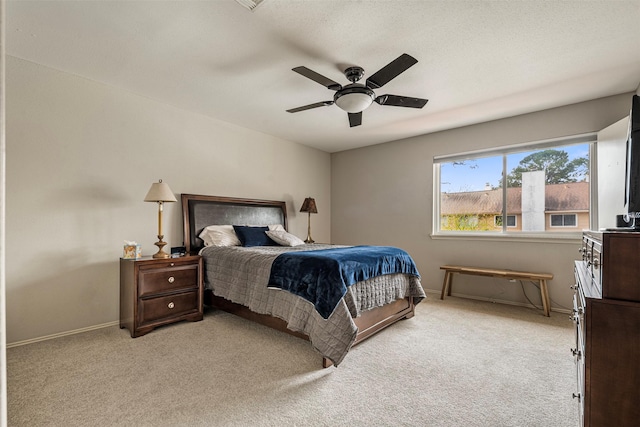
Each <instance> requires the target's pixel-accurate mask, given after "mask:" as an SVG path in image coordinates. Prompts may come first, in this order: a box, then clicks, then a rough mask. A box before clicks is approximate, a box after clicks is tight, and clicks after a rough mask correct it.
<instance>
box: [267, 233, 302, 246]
mask: <svg viewBox="0 0 640 427" xmlns="http://www.w3.org/2000/svg"><path fill="white" fill-rule="evenodd" d="M265 233H267V236H269V237H270V238H271V240H273V241H274V242H276V243H277V244H279V245H281V246H300V245H304V242H303V241H302V240H301V239H300V238H299V237H297V236H294V235H293V234H290V233H287V232H286V231H284V230H269V231H265Z"/></svg>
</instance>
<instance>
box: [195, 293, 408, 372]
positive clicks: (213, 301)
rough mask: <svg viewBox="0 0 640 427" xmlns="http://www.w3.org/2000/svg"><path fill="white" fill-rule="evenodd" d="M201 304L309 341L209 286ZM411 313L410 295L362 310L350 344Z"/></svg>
mask: <svg viewBox="0 0 640 427" xmlns="http://www.w3.org/2000/svg"><path fill="white" fill-rule="evenodd" d="M204 303H205V304H206V305H208V306H211V307H214V308H217V309H219V310H222V311H226V312H228V313H231V314H235V315H237V316H240V317H243V318H245V319H248V320H251V321H253V322H256V323H260V324H262V325H265V326H268V327H270V328H273V329H276V330H278V331H282V332H286V333H287V334H289V335H293V336H296V337H298V338H302V339H305V340H309V337H308V336H307V335H306V334H303V333H300V332H295V331H292V330H291V329H289V328H287V323H286V322H285V321H284V320H282V319H279V318H277V317H273V316H269V315H268V314H260V313H255V312H253V311H251V310H249V309H248V308H247V307H245V306H243V305H240V304H236V303H233V302H231V301H229V300H226V299H224V298H221V297H218V296H215V295H213V292H211V291H210V290H208V289H207V290H205V295H204ZM414 314H415V304H414V303H413V298H411V297H408V298H404V299H399V300H396V301H394V302H392V303H390V304H387V305H384V306H382V307H377V308H373V309H371V310H367V311H365V312H363V313H362V314H361V315H360V317H357V318H355V319H353V320H354V323H355V324H356V326H357V327H358V335H357V336H356V339H355V341H354V343H353V345H356V344H359V343H361V342H362V341H364V340H366V339H367V338H369V337H371V336H372V335H374V334H376V333H377V332H380V331H381V330H383V329H384V328H386V327H387V326H390V325H392V324H394V323H395V322H397V321H399V320H402V319H409V318H411V317H413V316H414ZM331 365H333V363H332V362H331V361H330V360H329V359H327V358H326V357H323V358H322V367H323V368H327V367H329V366H331Z"/></svg>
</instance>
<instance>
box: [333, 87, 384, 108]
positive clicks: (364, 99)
mask: <svg viewBox="0 0 640 427" xmlns="http://www.w3.org/2000/svg"><path fill="white" fill-rule="evenodd" d="M374 97H375V94H374V93H373V91H372V90H370V89H368V88H366V87H364V86H363V87H346V88H344V89H343V90H340V91H338V92H336V94H335V96H334V99H333V101H334V102H335V104H336V105H337V106H338V107H340V108H341V109H342V110H344V111H346V112H347V113H359V112H361V111H364V110H366V109H367V108H368V107H369V106H370V105H371V104H372V103H373V100H374Z"/></svg>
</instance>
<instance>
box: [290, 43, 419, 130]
mask: <svg viewBox="0 0 640 427" xmlns="http://www.w3.org/2000/svg"><path fill="white" fill-rule="evenodd" d="M417 62H418V60H417V59H415V58H414V57H412V56H411V55H407V54H406V53H403V54H402V55H400V56H399V57H397V58H396V59H394V60H393V61H391V62H390V63H388V64H387V65H385V66H384V67H382V68H381V69H380V70H378V71H377V72H376V73H374V74H373V75H372V76H371V77H369V78H368V79H367V81H366V83H365V84H364V85H363V84H360V83H356V82H357V81H358V80H360V79H361V78H362V76H364V70H363V69H362V68H361V67H349V68H347V69H346V70H344V75H345V77H346V78H347V80H349V81H350V82H351V84H348V85H346V86H342V85H341V84H340V83H337V82H334V81H333V80H331V79H329V78H327V77H325V76H323V75H322V74H318V73H316V72H315V71H313V70H310V69H308V68H307V67H296V68H293V71H295V72H296V73H298V74H301V75H303V76H305V77H306V78H308V79H311V80H313V81H314V82H316V83H320V84H321V85H322V86H324V87H326V88H327V89H331V90H335V91H336V93H335V95H333V101H321V102H316V103H314V104H309V105H305V106H303V107H298V108H292V109H290V110H287V112H288V113H297V112H299V111H304V110H310V109H312V108H317V107H324V106H327V105H332V104H336V105H337V106H338V107H340V108H341V109H343V110H344V111H346V112H347V113H348V115H349V126H350V127H354V126H360V125H361V124H362V112H363V111H364V110H365V109H367V108H368V107H369V106H370V105H371V104H372V103H373V102H374V101H375V102H376V103H378V104H380V105H393V106H396V107H410V108H422V107H424V106H425V105H426V103H427V102H428V101H429V100H428V99H421V98H411V97H408V96H399V95H380V96H376V94H375V93H374V92H373V90H374V89H378V88H381V87H382V86H384V85H386V84H387V83H389V82H390V81H391V80H393V79H395V78H396V77H398V76H399V75H400V74H402V73H403V72H405V71H406V70H407V69H408V68H409V67H411V66H413V65H414V64H416V63H417Z"/></svg>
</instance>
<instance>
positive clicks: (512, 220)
mask: <svg viewBox="0 0 640 427" xmlns="http://www.w3.org/2000/svg"><path fill="white" fill-rule="evenodd" d="M502 218H504V217H503V216H502V215H496V216H495V220H494V223H495V225H496V227H502ZM515 226H516V216H515V215H507V227H515Z"/></svg>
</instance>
